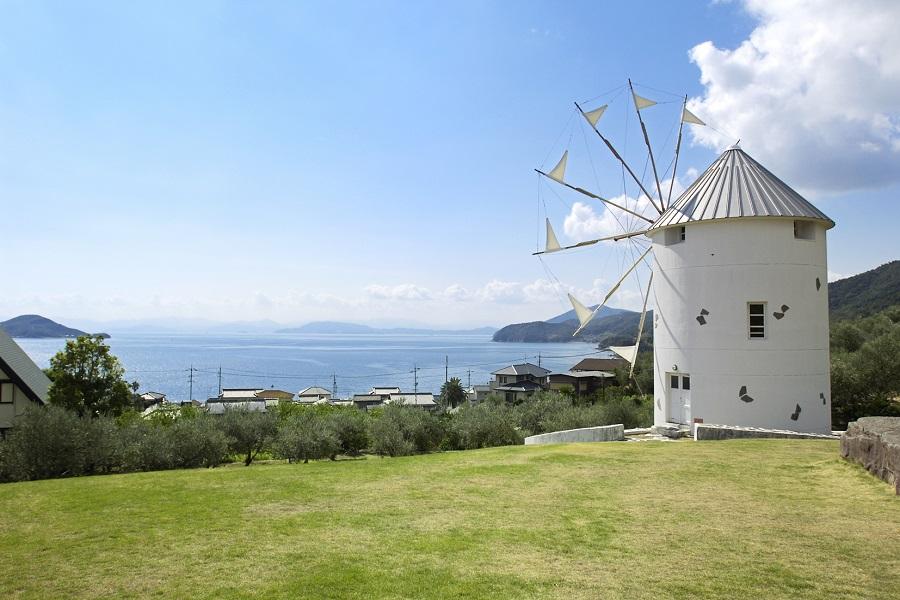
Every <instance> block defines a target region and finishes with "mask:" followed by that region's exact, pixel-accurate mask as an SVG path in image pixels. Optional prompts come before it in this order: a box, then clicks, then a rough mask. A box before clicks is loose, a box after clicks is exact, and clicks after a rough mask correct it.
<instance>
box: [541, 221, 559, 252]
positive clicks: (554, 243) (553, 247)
mask: <svg viewBox="0 0 900 600" xmlns="http://www.w3.org/2000/svg"><path fill="white" fill-rule="evenodd" d="M557 250H562V246H560V245H559V240H557V239H556V234H555V233H553V227H552V226H551V225H550V219H547V247H546V248H545V249H544V252H556V251H557Z"/></svg>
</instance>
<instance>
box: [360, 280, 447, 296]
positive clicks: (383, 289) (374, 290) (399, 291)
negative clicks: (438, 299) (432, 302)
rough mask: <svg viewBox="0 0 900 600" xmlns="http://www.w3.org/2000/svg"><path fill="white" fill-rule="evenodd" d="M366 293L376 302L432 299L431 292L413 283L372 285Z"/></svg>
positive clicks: (367, 287)
mask: <svg viewBox="0 0 900 600" xmlns="http://www.w3.org/2000/svg"><path fill="white" fill-rule="evenodd" d="M364 291H365V293H366V294H367V295H368V296H369V297H371V298H374V299H376V300H427V299H429V298H431V292H430V291H429V290H428V288H424V287H421V286H418V285H415V284H413V283H401V284H400V285H393V286H390V285H379V284H372V285H368V286H366V288H365V290H364Z"/></svg>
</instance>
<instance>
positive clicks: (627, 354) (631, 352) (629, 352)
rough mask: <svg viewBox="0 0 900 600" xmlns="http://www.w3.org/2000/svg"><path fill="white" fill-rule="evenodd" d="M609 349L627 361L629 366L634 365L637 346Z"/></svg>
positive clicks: (612, 347)
mask: <svg viewBox="0 0 900 600" xmlns="http://www.w3.org/2000/svg"><path fill="white" fill-rule="evenodd" d="M609 349H610V350H612V351H613V352H615V353H616V354H618V355H619V356H621V357H622V358H624V359H625V360H627V361H628V363H629V364H632V365H633V364H634V358H635V357H636V356H637V344H635V345H634V346H610V347H609Z"/></svg>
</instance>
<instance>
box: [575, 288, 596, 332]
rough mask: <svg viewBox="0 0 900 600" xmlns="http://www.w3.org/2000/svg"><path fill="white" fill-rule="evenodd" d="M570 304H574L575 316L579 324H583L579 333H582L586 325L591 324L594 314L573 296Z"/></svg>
mask: <svg viewBox="0 0 900 600" xmlns="http://www.w3.org/2000/svg"><path fill="white" fill-rule="evenodd" d="M569 302H571V303H572V308H574V309H575V316H576V317H578V322H579V323H580V324H581V327H579V328H578V331H581V330H582V329H583V328H584V326H585V325H587V324H588V323H590V322H591V319H592V318H593V317H594V313H593V312H592V311H591V309H589V308H588V307H587V306H585V305H584V304H582V303H581V302H579V301H578V300H577V299H576V298H575V296H573V295H572V294H569ZM598 308H599V307H598ZM576 333H577V332H576Z"/></svg>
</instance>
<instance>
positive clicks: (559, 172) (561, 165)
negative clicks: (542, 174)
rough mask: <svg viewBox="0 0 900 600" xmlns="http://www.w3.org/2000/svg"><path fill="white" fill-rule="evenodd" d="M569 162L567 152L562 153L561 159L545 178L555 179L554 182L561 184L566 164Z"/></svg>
mask: <svg viewBox="0 0 900 600" xmlns="http://www.w3.org/2000/svg"><path fill="white" fill-rule="evenodd" d="M568 160H569V151H568V150H566V151H565V152H563V155H562V158H561V159H559V162H558V163H556V166H555V167H553V170H551V171H550V172H549V173H547V177H549V178H550V179H555V180H556V181H558V182H560V183H563V179H564V178H565V176H566V163H567V162H568Z"/></svg>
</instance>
